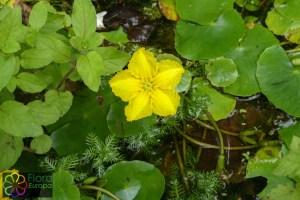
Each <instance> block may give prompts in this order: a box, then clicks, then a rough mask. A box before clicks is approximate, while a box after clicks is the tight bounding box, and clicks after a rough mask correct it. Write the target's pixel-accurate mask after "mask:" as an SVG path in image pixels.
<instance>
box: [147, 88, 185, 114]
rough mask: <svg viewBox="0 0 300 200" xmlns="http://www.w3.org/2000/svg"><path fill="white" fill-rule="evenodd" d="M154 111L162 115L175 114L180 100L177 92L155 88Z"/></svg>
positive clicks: (153, 95)
mask: <svg viewBox="0 0 300 200" xmlns="http://www.w3.org/2000/svg"><path fill="white" fill-rule="evenodd" d="M151 98H152V108H153V112H154V113H155V114H157V115H160V116H168V115H175V114H176V111H177V107H178V105H179V102H180V97H179V95H178V94H177V92H176V91H175V90H174V89H172V90H161V89H154V90H153V91H152V93H151Z"/></svg>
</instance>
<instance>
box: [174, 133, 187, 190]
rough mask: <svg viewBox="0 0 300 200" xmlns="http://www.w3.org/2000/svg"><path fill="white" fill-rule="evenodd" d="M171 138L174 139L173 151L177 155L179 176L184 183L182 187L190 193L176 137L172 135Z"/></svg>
mask: <svg viewBox="0 0 300 200" xmlns="http://www.w3.org/2000/svg"><path fill="white" fill-rule="evenodd" d="M173 140H174V145H175V151H176V156H177V163H178V166H179V169H180V173H181V177H182V180H183V183H184V187H185V190H186V191H187V193H190V187H189V183H188V181H187V178H186V177H185V173H184V165H183V162H182V158H181V155H180V151H179V146H178V142H177V139H176V137H175V136H174V137H173Z"/></svg>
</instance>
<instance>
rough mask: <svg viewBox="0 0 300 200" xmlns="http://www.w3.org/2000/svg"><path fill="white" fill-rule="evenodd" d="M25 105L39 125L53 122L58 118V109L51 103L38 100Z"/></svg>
mask: <svg viewBox="0 0 300 200" xmlns="http://www.w3.org/2000/svg"><path fill="white" fill-rule="evenodd" d="M27 106H28V107H29V108H30V110H31V112H32V113H33V115H34V117H35V121H36V122H38V123H39V124H40V125H43V126H47V125H49V124H53V123H55V122H56V121H57V120H58V119H59V118H60V110H59V109H58V108H57V107H56V106H55V105H53V104H49V103H45V102H42V101H40V100H35V101H32V102H29V103H28V104H27Z"/></svg>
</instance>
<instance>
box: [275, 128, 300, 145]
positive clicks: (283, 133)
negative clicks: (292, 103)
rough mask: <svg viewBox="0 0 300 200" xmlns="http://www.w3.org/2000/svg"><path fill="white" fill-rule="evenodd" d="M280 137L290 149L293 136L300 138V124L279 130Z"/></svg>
mask: <svg viewBox="0 0 300 200" xmlns="http://www.w3.org/2000/svg"><path fill="white" fill-rule="evenodd" d="M279 135H280V137H281V138H282V139H283V141H284V142H285V143H286V145H287V146H288V147H289V148H290V145H291V143H292V139H293V136H297V137H299V138H300V123H297V124H295V125H293V126H289V127H287V128H284V129H281V130H279Z"/></svg>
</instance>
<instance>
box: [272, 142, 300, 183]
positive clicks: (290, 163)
mask: <svg viewBox="0 0 300 200" xmlns="http://www.w3.org/2000/svg"><path fill="white" fill-rule="evenodd" d="M274 174H276V175H278V176H288V177H290V178H293V179H295V180H298V181H300V137H297V136H293V139H292V143H291V146H290V151H289V153H288V154H287V155H285V156H284V157H283V159H281V160H280V162H279V164H278V167H277V168H276V169H275V171H274Z"/></svg>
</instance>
